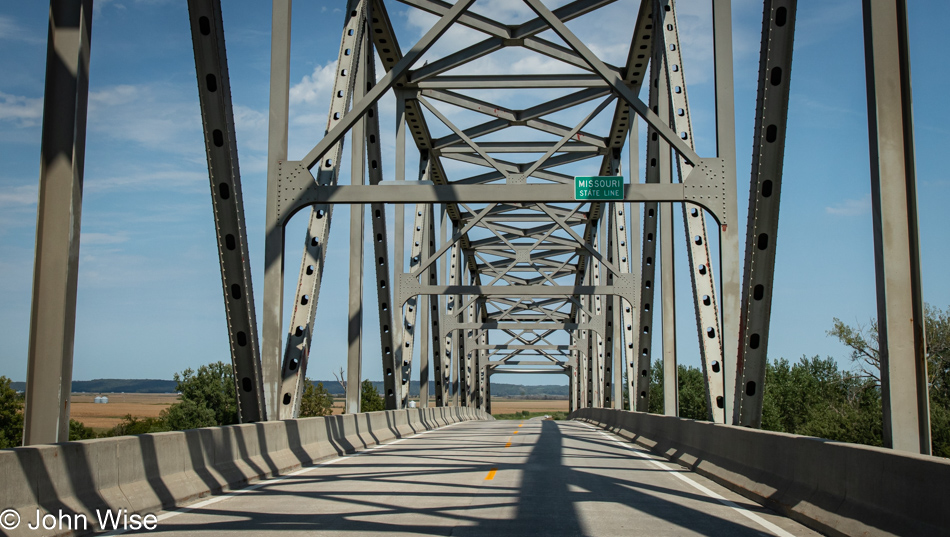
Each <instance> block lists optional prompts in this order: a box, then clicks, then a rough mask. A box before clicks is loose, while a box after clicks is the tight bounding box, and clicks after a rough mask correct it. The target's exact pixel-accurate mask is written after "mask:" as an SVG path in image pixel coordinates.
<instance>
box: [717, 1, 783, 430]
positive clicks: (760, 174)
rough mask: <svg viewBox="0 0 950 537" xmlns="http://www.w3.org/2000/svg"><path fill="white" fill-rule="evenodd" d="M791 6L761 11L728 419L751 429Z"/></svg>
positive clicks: (769, 4) (768, 284) (771, 269)
mask: <svg viewBox="0 0 950 537" xmlns="http://www.w3.org/2000/svg"><path fill="white" fill-rule="evenodd" d="M797 6H798V1H797V0H766V2H765V9H764V10H763V13H762V47H761V49H760V52H759V92H758V98H757V100H756V114H755V145H754V147H753V150H752V182H751V185H750V187H749V217H748V223H747V227H746V242H745V270H744V271H743V280H742V281H743V284H742V319H741V324H740V327H741V331H740V332H739V344H740V347H739V349H740V354H739V362H738V368H739V372H740V373H741V375H742V376H741V379H740V381H739V385H738V386H739V389H737V390H736V403H735V408H734V409H733V414H734V416H733V418H732V420H733V422H734V423H735V424H737V425H743V426H746V427H755V428H758V427H761V426H762V402H763V398H762V396H763V394H764V392H765V370H766V365H767V362H766V358H767V357H768V343H769V321H770V318H771V314H772V285H773V282H774V278H775V252H776V246H777V243H778V223H779V222H778V216H779V201H780V199H781V193H782V166H783V163H784V157H785V128H786V125H787V119H788V95H789V87H790V80H791V74H792V43H793V41H794V36H795V13H796V10H797Z"/></svg>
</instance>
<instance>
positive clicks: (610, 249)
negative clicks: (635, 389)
mask: <svg viewBox="0 0 950 537" xmlns="http://www.w3.org/2000/svg"><path fill="white" fill-rule="evenodd" d="M613 206H614V203H607V204H605V207H604V208H605V214H604V218H605V219H606V226H607V230H606V232H605V233H604V234H603V235H602V237H603V236H606V238H607V248H606V250H605V254H606V256H607V261H609V262H610V263H611V264H612V265H614V266H617V261H619V260H618V259H617V244H616V243H615V242H614V236H615V235H616V234H617V220H616V215H615V214H614V210H613V209H614V207H613ZM601 242H603V238H601ZM605 272H606V280H607V285H613V281H614V274H613V272H612V271H610V270H607V271H605ZM604 299H605V305H606V308H605V315H606V318H605V321H606V322H605V323H604V328H605V332H606V333H605V334H604V387H603V390H604V408H615V403H616V401H617V399H618V398H620V397H619V396H618V397H615V396H614V393H613V392H614V387H616V388H617V389H619V388H620V383H619V382H614V371H618V372H619V371H620V368H619V367H614V365H615V363H616V360H617V358H619V356H620V352H621V351H622V348H623V346H622V345H620V343H619V341H620V339H621V335H622V333H621V331H620V330H619V329H617V325H618V324H619V322H620V311H619V310H620V306H619V303H618V301H619V297H616V296H613V295H610V296H606V297H604ZM617 376H619V373H618V375H617Z"/></svg>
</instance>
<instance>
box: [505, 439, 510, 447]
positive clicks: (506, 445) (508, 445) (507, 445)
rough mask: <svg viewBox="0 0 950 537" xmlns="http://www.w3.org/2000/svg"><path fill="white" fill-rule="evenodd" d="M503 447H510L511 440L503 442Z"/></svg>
mask: <svg viewBox="0 0 950 537" xmlns="http://www.w3.org/2000/svg"><path fill="white" fill-rule="evenodd" d="M505 447H506V448H510V447H511V440H509V441H508V443H507V444H505Z"/></svg>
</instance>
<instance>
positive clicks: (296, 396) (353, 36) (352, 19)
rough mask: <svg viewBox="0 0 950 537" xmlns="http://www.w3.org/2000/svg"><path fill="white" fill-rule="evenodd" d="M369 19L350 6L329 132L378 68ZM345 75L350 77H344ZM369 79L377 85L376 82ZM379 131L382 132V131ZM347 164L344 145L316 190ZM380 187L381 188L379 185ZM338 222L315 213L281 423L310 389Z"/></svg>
mask: <svg viewBox="0 0 950 537" xmlns="http://www.w3.org/2000/svg"><path fill="white" fill-rule="evenodd" d="M365 15H366V14H365V3H364V2H360V1H358V0H350V2H349V4H348V6H347V12H346V18H345V19H344V24H343V32H342V37H341V39H340V50H339V55H338V56H337V66H338V69H337V75H336V77H335V78H334V82H333V95H332V97H331V99H330V112H329V114H328V115H327V129H329V128H331V127H332V126H334V125H335V124H337V123H339V121H340V119H341V117H342V116H343V115H345V114H346V108H347V106H348V104H349V101H350V99H351V97H352V95H353V92H354V90H355V85H356V84H355V82H356V79H357V78H358V77H359V76H362V75H360V74H359V72H360V71H361V70H364V69H365V68H366V66H367V63H369V64H372V62H366V61H364V60H363V59H362V58H363V57H364V55H369V56H371V55H372V52H371V51H370V50H366V51H364V50H363V47H364V46H366V39H364V37H365V33H366V24H365ZM372 68H373V67H372V65H370V67H369V69H372ZM343 73H347V74H346V75H344V74H343ZM354 74H355V75H356V76H354ZM364 78H365V79H366V80H375V77H374V76H369V77H364ZM360 91H361V93H365V91H366V89H365V87H363V88H360ZM364 119H365V118H364ZM370 119H372V118H370ZM368 122H369V123H371V122H372V121H365V120H364V121H362V122H361V125H362V127H361V134H362V131H365V130H366V129H367V127H366V124H367V123H368ZM370 128H371V129H372V128H373V127H370ZM375 128H376V129H377V131H378V125H377V126H376V127H375ZM364 138H366V137H364V136H362V135H361V136H360V140H363V139H364ZM363 143H365V142H363ZM371 145H372V144H371ZM342 160H343V142H342V141H340V142H338V143H337V144H336V145H335V146H334V147H333V148H332V149H331V153H330V158H328V159H327V160H326V161H325V162H324V163H323V164H322V165H321V166H320V167H319V168H318V169H317V171H316V177H315V184H317V185H321V186H327V185H335V184H337V182H338V179H339V171H340V164H341V161H342ZM371 171H372V170H371ZM376 182H377V183H378V181H376ZM355 184H362V182H361V181H357V182H356V183H355ZM332 218H333V206H332V205H326V204H319V205H315V206H313V207H311V209H310V217H309V220H308V224H307V234H306V237H305V238H304V239H305V240H304V246H303V254H302V256H301V261H300V271H299V275H298V277H297V292H296V294H295V295H294V299H295V301H296V304H295V307H294V309H293V312H292V314H291V318H290V329H289V333H288V334H287V341H286V345H285V346H284V354H283V359H282V362H281V377H280V398H281V400H280V412H279V417H280V419H290V418H294V417H296V416H297V415H298V414H299V412H300V401H301V397H302V396H303V391H304V389H305V388H306V386H305V382H304V381H305V380H306V376H307V366H308V365H309V357H310V347H311V345H312V343H313V339H314V331H315V327H314V320H315V319H316V315H317V305H318V304H319V300H320V288H321V282H322V281H323V271H324V267H325V266H326V255H327V247H328V240H329V238H330V223H331V221H332ZM351 335H352V334H351ZM357 382H359V380H357ZM288 396H289V399H288Z"/></svg>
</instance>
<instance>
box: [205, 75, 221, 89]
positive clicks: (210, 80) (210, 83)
mask: <svg viewBox="0 0 950 537" xmlns="http://www.w3.org/2000/svg"><path fill="white" fill-rule="evenodd" d="M205 86H206V87H207V88H208V91H210V92H211V93H214V92H216V91H218V79H217V78H216V77H215V76H214V75H213V74H209V75H208V76H206V77H205Z"/></svg>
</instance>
